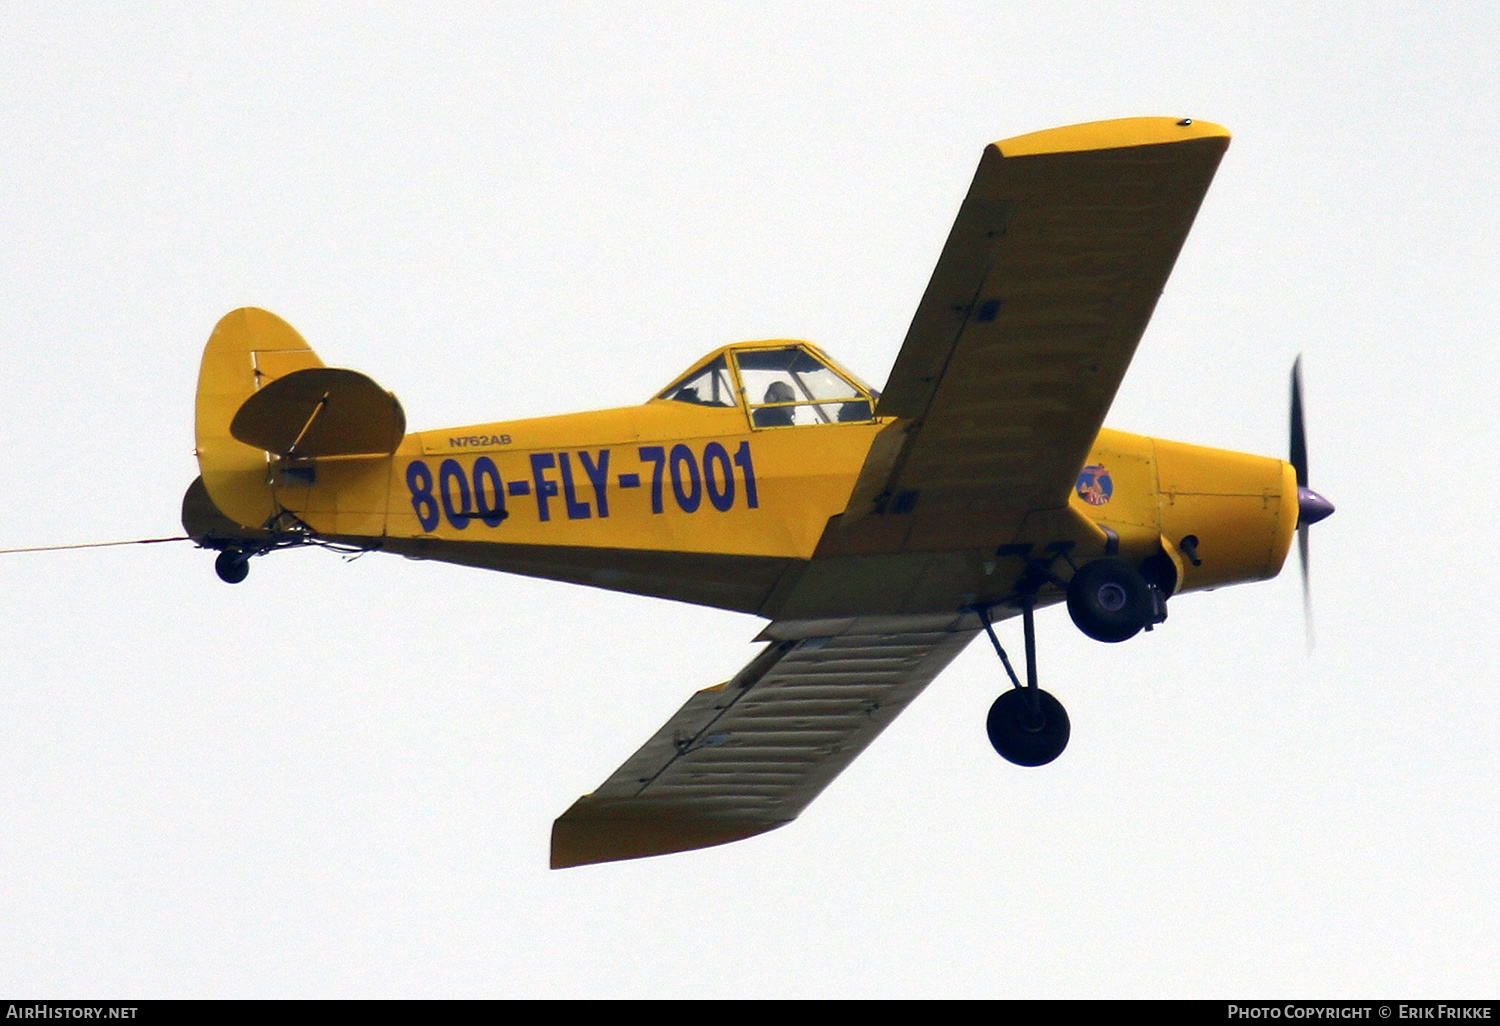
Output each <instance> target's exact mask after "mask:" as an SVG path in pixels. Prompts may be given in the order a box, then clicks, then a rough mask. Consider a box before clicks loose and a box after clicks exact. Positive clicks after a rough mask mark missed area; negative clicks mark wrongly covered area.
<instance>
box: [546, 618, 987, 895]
mask: <svg viewBox="0 0 1500 1026" xmlns="http://www.w3.org/2000/svg"><path fill="white" fill-rule="evenodd" d="M978 627H979V625H978V622H977V620H976V619H975V617H973V616H972V615H968V616H965V615H961V614H958V613H953V614H949V615H944V616H935V617H934V616H928V617H910V616H908V617H881V618H859V619H855V618H850V619H843V620H800V621H789V620H782V621H776V622H773V623H771V624H770V625H768V626H767V627H766V629H765V630H764V631H763V632H762V633H761V639H763V640H768V641H770V644H769V645H768V646H767V647H766V648H765V649H764V650H762V651H761V653H760V654H759V655H757V656H756V657H755V658H754V659H752V660H751V661H750V664H749V665H748V666H746V667H745V668H744V669H743V670H741V671H740V672H739V674H737V675H736V676H735V677H734V679H733V680H730V681H727V682H726V683H724V684H720V685H719V686H718V687H713V688H708V689H706V690H703V691H700V692H698V693H697V694H695V695H694V696H693V697H692V698H690V699H689V700H688V703H687V704H686V705H684V706H683V707H682V708H681V709H680V710H679V711H678V712H677V714H676V715H675V716H673V717H672V718H671V719H670V720H668V721H667V722H666V724H665V725H664V726H663V727H662V728H661V729H660V730H658V731H657V732H656V735H655V736H654V737H652V738H651V740H649V741H647V742H646V743H645V745H643V746H642V747H641V749H640V751H638V752H636V753H635V754H634V755H633V756H631V757H630V758H629V759H628V760H627V761H626V762H625V764H624V765H623V766H621V767H620V768H619V769H618V770H616V771H615V772H614V773H613V774H612V775H611V776H610V778H609V779H608V780H606V781H605V782H604V783H603V784H601V785H600V786H599V788H598V790H596V791H594V793H593V794H590V795H585V796H584V797H582V798H580V799H578V801H576V802H574V803H573V806H572V808H570V809H568V811H567V812H566V813H564V814H563V815H562V816H561V817H559V818H558V820H557V821H556V823H554V824H553V827H552V867H553V868H554V869H559V868H563V867H567V866H581V865H588V864H590V863H595V862H611V861H615V860H619V859H634V858H643V857H645V856H648V855H664V854H667V853H669V852H675V851H687V850H689V849H693V848H706V847H710V846H712V845H716V844H725V843H727V842H729V841H737V840H740V839H742V838H745V837H751V836H753V835H755V834H760V833H765V832H766V831H767V830H773V829H775V828H776V827H779V826H782V825H784V824H786V823H789V822H791V821H792V820H793V819H795V818H796V817H797V814H798V813H800V812H801V811H802V810H803V809H804V808H806V807H807V805H808V803H809V802H811V801H812V800H813V799H814V798H816V797H817V796H818V794H819V793H821V792H822V790H823V789H824V788H825V787H827V786H828V785H829V783H831V782H832V781H833V778H834V777H836V776H838V775H839V773H841V772H842V771H843V769H844V767H846V766H848V765H849V763H851V762H852V761H854V758H855V756H857V755H858V754H859V753H860V752H862V751H864V749H865V746H866V745H868V744H869V743H870V742H871V741H873V740H874V739H875V737H876V735H878V734H879V733H880V732H881V731H882V730H884V729H885V727H886V725H887V724H889V723H890V722H891V720H893V719H895V717H896V715H897V714H898V713H900V712H901V710H902V709H904V708H905V707H906V704H907V703H908V702H910V701H911V700H912V699H913V698H915V697H916V696H917V694H918V693H920V692H921V691H922V689H923V688H925V687H926V686H927V685H928V683H930V682H931V681H932V679H933V678H934V677H936V676H937V675H938V673H940V672H941V671H942V669H943V667H945V666H947V665H948V663H949V662H950V661H952V659H953V658H954V657H955V656H957V655H958V653H959V652H961V651H962V650H963V647H964V646H965V645H966V644H968V642H969V640H970V639H971V638H972V637H973V636H974V635H975V634H976V633H977V632H978Z"/></svg>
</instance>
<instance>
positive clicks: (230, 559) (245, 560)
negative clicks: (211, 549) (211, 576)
mask: <svg viewBox="0 0 1500 1026" xmlns="http://www.w3.org/2000/svg"><path fill="white" fill-rule="evenodd" d="M214 572H215V573H217V574H218V575H219V580H221V581H223V582H224V583H225V584H239V583H240V582H241V581H243V580H244V579H245V578H246V577H248V576H250V557H249V556H247V555H245V554H244V553H243V552H241V551H240V550H239V549H225V550H224V551H223V552H221V553H219V558H218V559H216V560H214Z"/></svg>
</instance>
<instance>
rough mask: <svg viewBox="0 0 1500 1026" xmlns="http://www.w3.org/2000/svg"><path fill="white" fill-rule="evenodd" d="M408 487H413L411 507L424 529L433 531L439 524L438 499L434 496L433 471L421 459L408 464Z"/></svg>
mask: <svg viewBox="0 0 1500 1026" xmlns="http://www.w3.org/2000/svg"><path fill="white" fill-rule="evenodd" d="M406 487H407V488H409V489H411V508H412V512H413V513H415V514H416V515H417V521H418V522H419V523H420V524H421V525H422V530H424V531H431V530H432V529H433V528H434V527H436V526H437V525H438V505H437V500H436V499H434V498H433V497H432V471H430V470H428V469H427V464H425V463H423V462H422V461H421V460H412V461H411V462H410V463H408V464H407V465H406Z"/></svg>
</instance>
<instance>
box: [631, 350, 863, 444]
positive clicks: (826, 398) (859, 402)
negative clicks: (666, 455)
mask: <svg viewBox="0 0 1500 1026" xmlns="http://www.w3.org/2000/svg"><path fill="white" fill-rule="evenodd" d="M879 397H880V396H879V393H877V392H875V391H873V390H872V389H870V388H867V387H866V386H865V385H863V384H861V383H860V382H859V381H858V380H857V379H856V378H855V377H854V376H853V375H851V374H849V373H847V372H846V371H844V370H843V369H842V368H840V367H838V366H837V365H836V364H834V363H833V361H831V360H829V359H828V357H826V356H824V355H823V354H822V353H820V352H819V351H818V350H817V349H816V348H814V347H813V346H811V345H809V344H807V343H805V342H742V343H740V344H738V345H733V346H728V347H726V348H725V349H722V350H720V351H719V352H717V353H715V354H712V355H710V356H709V357H708V358H706V359H705V360H704V361H703V362H701V363H699V364H698V365H697V366H696V367H694V368H693V369H692V370H690V371H688V373H687V374H685V375H683V377H682V378H680V379H679V380H678V381H677V382H676V383H675V384H673V385H672V386H671V387H670V388H668V389H667V390H666V391H664V392H662V393H661V394H660V395H659V396H657V398H658V399H666V400H669V401H671V402H679V403H692V404H694V405H697V406H717V407H726V408H727V407H733V406H740V407H743V408H745V409H747V410H748V411H749V414H750V423H751V424H752V425H753V426H755V427H758V428H771V427H798V426H804V425H811V424H840V423H851V422H857V421H869V420H873V419H874V414H875V400H876V399H878V398H879Z"/></svg>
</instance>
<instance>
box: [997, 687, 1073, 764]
mask: <svg viewBox="0 0 1500 1026" xmlns="http://www.w3.org/2000/svg"><path fill="white" fill-rule="evenodd" d="M984 726H985V729H986V730H987V731H988V732H989V735H990V744H992V745H994V746H995V751H997V752H999V753H1000V755H1001V756H1002V757H1003V758H1005V759H1007V760H1009V761H1010V762H1013V763H1015V764H1016V765H1017V766H1045V765H1046V764H1047V763H1049V762H1051V761H1052V760H1053V759H1055V758H1057V757H1058V756H1059V755H1061V754H1062V752H1063V749H1064V748H1066V747H1068V737H1069V736H1070V735H1071V734H1072V732H1073V728H1072V725H1071V724H1069V722H1068V712H1067V710H1066V709H1064V708H1063V706H1062V703H1061V702H1059V701H1058V700H1057V699H1055V698H1053V697H1052V696H1051V695H1049V694H1048V693H1047V692H1045V691H1042V690H1041V689H1040V688H1012V689H1011V690H1009V691H1007V692H1005V693H1004V694H1002V695H1001V696H1000V697H999V698H997V699H995V704H994V705H992V706H990V715H989V718H988V719H987V720H986V721H985V724H984Z"/></svg>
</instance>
